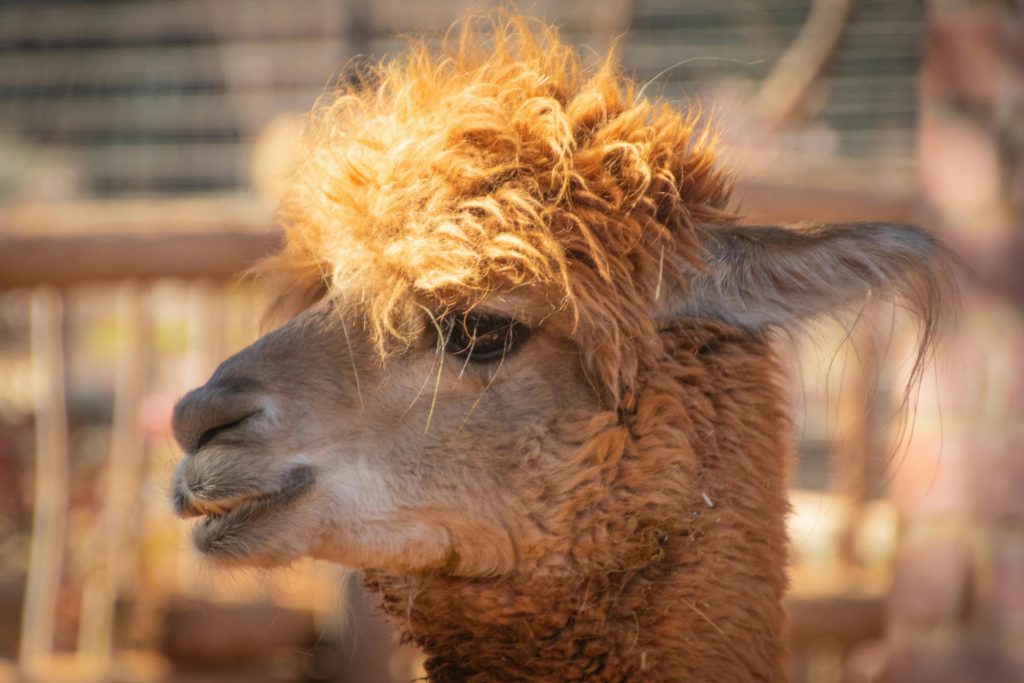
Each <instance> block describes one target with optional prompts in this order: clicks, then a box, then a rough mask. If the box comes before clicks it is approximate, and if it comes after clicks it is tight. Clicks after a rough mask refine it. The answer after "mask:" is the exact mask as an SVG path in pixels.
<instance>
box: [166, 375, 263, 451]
mask: <svg viewBox="0 0 1024 683" xmlns="http://www.w3.org/2000/svg"><path fill="white" fill-rule="evenodd" d="M255 389H256V382H254V381H251V380H240V379H230V380H228V379H214V380H211V381H210V382H208V383H206V384H204V385H203V386H201V387H199V388H197V389H193V390H192V391H190V392H188V393H187V394H185V395H184V396H183V397H182V398H181V400H179V401H178V403H177V405H175V406H174V416H173V417H172V420H171V424H172V428H173V430H174V438H175V439H176V440H177V442H178V444H179V445H180V446H181V448H182V450H184V451H185V453H186V454H187V455H192V454H193V453H196V452H197V451H199V450H201V449H202V448H203V446H205V445H206V444H208V443H209V442H210V441H212V440H213V439H214V438H216V437H217V436H219V435H220V434H223V433H225V432H229V431H231V430H233V429H236V428H238V427H240V426H241V425H242V423H244V422H246V421H247V420H249V419H250V418H252V417H254V416H256V415H258V414H259V413H260V412H262V407H261V402H260V401H259V399H258V394H257V392H256V391H255Z"/></svg>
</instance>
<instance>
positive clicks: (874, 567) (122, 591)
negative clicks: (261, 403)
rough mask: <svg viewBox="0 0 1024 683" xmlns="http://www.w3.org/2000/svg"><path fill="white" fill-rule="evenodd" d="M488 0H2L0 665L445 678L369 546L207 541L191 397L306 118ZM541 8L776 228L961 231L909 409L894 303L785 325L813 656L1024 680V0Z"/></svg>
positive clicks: (794, 605) (258, 304)
mask: <svg viewBox="0 0 1024 683" xmlns="http://www.w3.org/2000/svg"><path fill="white" fill-rule="evenodd" d="M492 4H493V3H488V2H475V3H472V5H470V3H468V2H465V1H464V0H433V1H423V2H403V1H400V0H374V1H371V0H136V1H133V2H124V1H108V0H102V1H100V0H91V1H85V0H79V1H74V2H72V1H58V0H36V1H34V2H29V1H25V2H18V1H14V0H2V1H0V681H2V680H11V681H21V680H39V681H61V682H70V683H76V682H78V681H133V682H135V681H138V682H146V681H154V682H155V681H356V682H365V683H378V682H379V683H385V682H389V681H408V680H410V679H412V678H414V677H416V676H419V675H421V672H420V669H419V661H420V659H419V655H418V653H416V652H415V651H414V650H412V649H411V648H405V647H398V646H397V645H396V644H395V643H394V642H393V640H392V639H391V636H390V635H389V634H390V631H389V630H388V628H387V627H386V626H384V625H382V624H381V622H380V621H379V620H378V619H377V618H376V617H375V616H374V609H373V607H372V605H369V604H368V603H367V601H365V600H364V598H363V596H362V593H361V591H360V589H359V586H358V581H357V580H355V581H347V580H346V579H345V578H344V577H343V575H342V573H341V572H340V571H339V570H338V569H337V568H335V567H331V566H327V565H318V564H312V563H310V564H300V565H298V566H295V567H293V568H289V569H287V570H276V571H272V572H235V573H228V572H224V571H220V570H214V569H212V568H211V567H207V566H204V565H203V564H202V562H201V561H199V560H198V559H197V558H196V557H195V554H194V552H193V551H192V550H191V549H190V547H189V542H188V535H189V529H188V527H189V525H188V524H187V523H183V522H181V521H179V520H176V519H175V518H174V517H173V515H172V513H171V509H170V505H169V503H168V496H167V492H168V488H169V483H168V482H169V476H170V474H171V472H172V470H173V468H174V465H175V463H176V461H177V460H178V458H179V457H180V454H179V453H178V451H177V449H176V447H175V445H174V443H173V439H172V437H171V435H170V433H169V414H170V409H171V406H172V405H173V403H174V401H175V399H176V398H177V397H178V396H180V395H181V394H182V393H183V392H184V391H185V390H187V389H188V388H190V387H192V386H195V385H197V384H199V383H202V382H203V381H205V379H206V378H207V376H208V375H209V373H210V372H211V371H212V369H213V368H214V367H215V366H216V364H217V362H218V361H219V360H220V359H222V358H223V357H225V356H226V355H228V354H229V353H231V352H233V351H235V350H238V349H239V348H242V347H243V346H245V345H247V344H248V343H249V342H250V341H252V340H253V339H254V338H255V337H256V336H258V334H259V333H260V332H261V330H260V329H259V320H260V315H261V311H262V308H263V303H264V302H263V301H262V300H261V298H260V293H259V291H258V289H257V288H255V287H254V286H252V285H251V284H247V283H245V282H244V281H242V280H241V279H240V278H239V275H238V274H239V273H240V272H241V271H242V270H244V268H245V267H246V266H247V265H249V264H250V263H251V262H252V261H253V260H254V259H256V258H259V257H260V256H261V255H264V254H266V253H268V252H269V250H271V249H273V247H274V245H275V244H276V243H277V232H276V230H275V227H274V223H273V219H272V213H273V207H274V204H275V201H276V197H277V194H278V192H279V191H280V187H281V183H282V179H283V176H284V175H285V174H286V173H287V169H288V168H289V165H290V163H291V152H292V149H293V148H292V144H291V142H292V141H293V140H294V139H295V135H296V131H297V130H298V127H299V125H300V124H299V123H298V118H297V117H298V115H300V114H301V113H302V112H304V111H306V110H308V109H309V108H310V106H311V105H312V104H313V102H314V100H315V99H316V98H317V97H318V95H320V93H321V92H322V91H323V90H324V88H325V87H328V86H330V85H331V84H332V83H335V82H337V80H338V79H339V78H341V77H343V76H344V68H345V64H346V62H348V61H349V60H351V59H352V58H354V57H359V58H366V57H371V58H378V57H383V56H386V55H388V54H394V53H396V52H399V51H401V50H402V49H403V46H404V45H405V44H406V38H405V37H403V36H406V35H408V34H411V33H417V34H426V35H428V36H432V37H434V38H435V39H436V38H438V37H439V36H440V35H441V34H442V33H443V32H444V31H445V30H446V29H447V28H448V27H449V26H450V25H451V23H452V22H453V21H454V20H455V19H457V18H458V17H459V16H460V15H462V14H463V13H464V12H465V11H466V9H467V8H474V9H482V8H486V7H488V6H491V5H492ZM522 10H523V11H525V12H527V13H531V14H535V15H537V16H541V17H544V18H546V19H548V20H552V21H555V22H556V23H558V24H559V25H560V26H562V31H563V37H564V38H565V39H566V40H568V41H570V42H572V43H575V44H578V45H580V46H581V49H582V52H583V54H584V55H585V59H590V58H595V59H596V56H597V55H600V54H602V53H603V52H604V51H605V50H607V49H608V47H609V46H610V45H611V44H612V43H613V42H614V41H615V40H616V39H619V40H618V52H619V54H620V56H621V59H622V61H623V63H624V65H625V68H626V70H627V72H628V73H630V74H631V75H632V76H633V77H635V78H636V79H637V80H638V81H640V82H643V83H647V86H646V92H647V93H648V94H649V95H653V96H657V97H660V98H664V99H668V100H671V101H673V102H675V103H676V104H678V106H680V107H683V108H685V107H689V106H694V105H695V103H696V102H698V101H699V102H700V103H701V105H702V107H703V108H704V110H705V111H706V112H707V113H708V114H709V116H711V117H713V118H714V119H715V120H716V121H718V122H719V124H720V128H721V131H722V139H723V145H722V157H723V163H724V164H727V165H728V166H729V167H730V168H731V169H732V170H733V171H735V173H736V174H737V176H738V184H737V189H736V195H735V205H736V207H738V208H739V209H740V210H741V211H742V212H743V213H744V214H746V215H747V216H749V220H750V221H751V222H765V221H771V222H795V221H801V220H818V221H826V220H869V219H870V220H887V221H894V222H903V223H917V224H922V225H925V226H927V227H929V228H932V229H933V230H935V231H937V232H938V233H939V234H940V235H941V236H942V238H943V239H944V240H945V241H946V242H947V243H948V244H950V245H951V246H952V247H953V248H954V249H955V250H956V251H957V252H958V253H959V254H960V255H961V258H962V261H963V265H964V267H963V269H962V271H963V279H962V283H961V287H962V290H963V309H962V311H961V313H960V315H959V320H958V324H957V327H956V329H955V330H952V331H950V332H949V333H948V334H947V336H946V339H945V343H944V345H943V347H942V349H941V350H940V352H939V353H938V356H937V358H936V362H935V363H934V364H933V365H932V366H931V367H930V369H929V371H928V373H927V374H926V376H925V379H924V382H923V384H922V387H921V390H920V392H919V397H918V401H917V402H916V408H915V410H914V411H913V414H912V415H911V420H910V422H909V425H912V427H911V428H910V429H909V430H908V429H905V428H906V427H907V425H908V422H907V421H903V420H900V419H899V417H898V415H896V413H897V410H896V409H897V407H898V404H899V402H900V396H901V394H900V392H901V390H902V382H903V381H904V379H905V372H906V361H907V358H906V356H905V354H904V355H903V356H901V355H900V353H889V354H886V353H883V352H882V351H884V350H885V349H886V348H888V347H889V346H890V344H889V341H890V340H888V338H887V337H886V335H887V333H888V331H889V330H890V328H891V327H892V321H893V315H892V313H891V312H884V311H883V312H881V313H874V312H870V311H869V312H867V313H866V314H865V316H864V319H863V320H862V324H861V325H860V326H859V327H858V328H857V329H856V330H855V331H854V332H853V333H852V334H850V335H847V334H846V331H845V330H834V329H829V328H822V329H821V330H815V331H814V333H813V334H812V335H808V338H807V339H806V340H804V341H803V342H802V343H799V344H793V343H791V342H790V341H787V342H786V343H784V344H783V345H782V346H783V352H784V353H785V354H786V357H787V358H788V359H789V360H788V361H787V362H788V363H789V365H790V366H791V368H792V370H793V372H792V373H790V374H791V376H792V395H793V402H794V406H795V411H794V413H795V417H796V421H797V429H796V435H795V438H796V440H797V443H798V448H799V451H800V459H799V462H798V464H797V466H796V467H795V469H794V472H793V480H792V489H793V490H792V496H793V501H794V514H793V516H792V519H791V530H792V533H791V539H792V550H793V567H792V576H793V587H792V592H791V595H790V597H789V599H788V607H789V611H790V615H791V623H792V626H791V635H790V640H791V649H792V653H791V658H790V659H791V661H790V673H791V680H792V681H814V682H826V681H837V682H838V681H881V680H888V681H987V682H991V681H996V682H1000V681H1024V419H1022V416H1024V316H1022V305H1024V275H1022V270H1024V269H1022V267H1021V264H1022V263H1024V6H1022V5H1021V3H1020V1H1019V0H956V1H954V0H928V1H927V2H911V1H908V0H671V1H670V0H604V1H603V2H600V3H583V2H569V1H568V0H538V1H536V2H532V3H530V4H529V5H524V6H523V7H522ZM620 37H621V38H620ZM900 340H901V335H899V334H897V335H896V339H895V340H893V343H892V344H891V347H892V349H897V350H898V349H899V348H900V346H901V343H900ZM809 342H810V343H809ZM880 350H882V351H880ZM901 436H902V438H900V437H901Z"/></svg>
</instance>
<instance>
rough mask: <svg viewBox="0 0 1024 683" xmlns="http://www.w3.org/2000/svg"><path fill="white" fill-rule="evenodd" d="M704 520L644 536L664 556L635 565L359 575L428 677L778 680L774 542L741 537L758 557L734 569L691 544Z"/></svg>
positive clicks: (778, 587)
mask: <svg viewBox="0 0 1024 683" xmlns="http://www.w3.org/2000/svg"><path fill="white" fill-rule="evenodd" d="M702 526H703V525H702ZM714 526H717V525H708V527H707V528H706V529H705V530H703V531H701V532H698V535H697V536H691V535H678V536H675V537H672V538H660V539H659V538H655V537H652V542H654V543H657V544H659V545H660V546H662V547H663V549H664V551H665V552H664V554H663V559H662V560H660V561H658V562H657V563H654V564H652V565H650V566H648V567H647V568H645V569H643V570H641V571H637V572H625V573H606V574H603V575H600V576H590V577H577V578H565V579H561V580H547V581H545V580H538V579H534V580H528V579H526V578H523V577H503V578H490V579H470V578H460V577H448V576H418V577H391V576H383V575H378V574H373V573H370V574H368V575H367V577H366V579H367V585H368V586H369V587H370V588H371V589H373V590H376V591H379V592H380V593H381V594H382V596H383V600H384V608H385V611H387V612H388V613H389V614H390V615H391V616H392V618H393V619H394V621H395V623H396V624H397V625H398V627H399V629H400V631H401V632H402V635H403V637H404V638H406V639H410V640H412V641H414V642H416V643H417V644H418V645H419V646H420V647H421V648H422V649H423V650H424V652H425V653H426V654H427V657H428V659H427V664H426V668H427V673H428V676H429V680H431V681H433V682H435V683H449V682H454V681H522V680H537V681H548V680H550V681H577V680H579V681H583V680H586V681H651V682H657V681H675V680H761V681H779V680H783V674H782V661H781V655H782V651H783V647H782V632H783V621H784V618H783V613H782V610H781V597H782V587H783V585H784V577H782V576H781V575H780V574H779V571H778V570H777V569H776V568H781V567H782V566H783V564H784V559H783V558H782V557H781V553H782V552H783V548H784V544H775V543H774V542H773V541H772V539H767V538H764V539H746V540H747V542H751V543H753V544H755V545H756V546H758V548H755V555H757V554H758V553H761V554H764V555H765V559H764V560H761V559H758V558H756V557H755V558H754V559H753V560H751V561H750V563H749V564H746V565H744V566H743V567H742V569H741V573H742V574H743V575H742V576H741V575H737V573H736V572H733V571H731V568H732V567H734V566H736V565H735V562H736V559H735V558H736V555H735V552H734V554H732V555H726V556H720V557H712V556H708V555H705V553H704V552H702V548H701V546H702V545H703V543H702V541H701V539H700V536H699V534H703V533H713V532H712V529H713V528H714ZM705 538H707V537H706V536H705ZM726 539H727V540H726V544H741V543H743V542H744V540H745V539H743V538H742V537H741V536H739V535H733V534H726ZM775 540H777V539H775ZM772 546H774V550H773V549H772ZM734 551H735V548H734ZM742 555H744V556H746V555H748V553H747V552H746V551H744V552H743V553H742ZM768 555H776V556H774V557H771V559H767V556H768Z"/></svg>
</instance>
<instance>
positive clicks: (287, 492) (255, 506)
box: [176, 466, 314, 555]
mask: <svg viewBox="0 0 1024 683" xmlns="http://www.w3.org/2000/svg"><path fill="white" fill-rule="evenodd" d="M313 482H314V476H313V470H312V468H310V467H308V466H300V467H296V468H294V469H292V470H291V471H289V472H288V475H287V477H285V479H284V481H282V482H281V484H280V485H279V487H278V488H276V489H275V490H273V491H270V492H267V493H252V494H245V495H242V496H235V497H233V498H230V499H225V500H217V501H200V500H196V499H194V498H192V499H191V500H190V501H188V502H187V503H186V504H185V508H184V509H182V507H181V506H179V514H182V516H201V517H202V519H201V520H200V521H199V522H198V523H197V524H196V526H195V527H194V528H193V530H192V540H193V542H194V543H195V545H196V547H197V548H198V549H199V550H200V551H201V552H202V553H204V554H208V555H217V554H241V552H242V550H243V544H242V542H241V539H240V534H241V533H242V532H243V530H245V529H247V528H249V527H251V526H252V525H254V524H256V523H257V522H259V521H260V520H263V519H265V518H266V517H268V516H270V515H271V514H274V513H277V512H280V511H281V510H283V509H285V508H287V507H288V506H290V505H291V504H293V503H295V502H296V501H297V500H298V499H299V498H301V497H302V496H303V495H304V494H305V493H307V492H308V491H309V490H310V489H311V488H312V486H313ZM176 498H177V496H176Z"/></svg>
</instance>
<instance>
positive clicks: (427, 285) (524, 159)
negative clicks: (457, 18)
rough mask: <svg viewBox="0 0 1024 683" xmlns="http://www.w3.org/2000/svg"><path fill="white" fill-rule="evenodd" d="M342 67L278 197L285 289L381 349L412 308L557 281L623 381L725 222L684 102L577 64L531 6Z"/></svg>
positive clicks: (611, 385)
mask: <svg viewBox="0 0 1024 683" xmlns="http://www.w3.org/2000/svg"><path fill="white" fill-rule="evenodd" d="M355 81H356V82H355V83H354V84H351V85H345V86H342V87H340V88H339V89H338V90H337V92H335V93H332V94H330V95H328V96H326V97H325V98H324V99H323V100H322V101H321V102H320V103H319V104H318V105H317V106H316V107H315V108H314V110H313V112H312V113H311V115H310V119H309V131H308V139H307V141H306V144H307V149H306V150H305V154H304V155H303V158H304V163H303V164H302V165H301V167H300V168H299V169H298V171H297V172H296V175H295V179H294V182H293V184H292V186H291V189H290V191H289V193H288V194H287V195H286V198H285V200H284V203H283V210H282V214H281V215H282V219H283V223H284V228H285V232H286V246H285V249H284V251H283V252H282V253H281V254H280V255H279V256H278V257H276V258H275V259H274V261H273V262H272V263H271V266H272V267H273V268H275V269H279V270H285V271H288V272H289V273H290V274H292V275H293V276H294V277H293V278H292V279H291V284H290V285H289V286H290V287H291V292H292V293H294V292H297V291H298V292H303V293H305V294H309V295H312V293H314V292H321V293H322V292H323V291H324V289H325V288H326V289H330V290H332V291H337V292H339V293H342V294H343V295H344V296H346V297H347V298H349V299H350V300H355V301H361V302H363V303H364V304H365V306H366V310H367V316H368V320H369V322H370V328H371V329H372V330H373V333H374V335H375V337H376V339H377V341H378V343H379V345H380V347H381V348H382V349H384V348H385V347H387V346H388V344H387V343H386V342H387V340H388V339H389V338H396V337H397V338H399V339H401V338H402V337H403V334H405V333H404V330H407V329H408V326H407V325H406V324H405V323H404V322H403V318H404V317H405V316H407V313H405V312H406V311H408V310H409V306H410V305H411V304H412V303H414V302H415V303H418V304H420V305H422V306H427V307H429V308H430V309H431V310H434V311H438V312H444V311H446V310H448V309H450V308H453V307H456V306H459V307H466V306H467V305H469V306H472V305H473V302H476V301H479V300H480V299H482V297H484V296H485V295H486V294H488V293H490V292H494V291H507V290H510V289H513V288H517V287H522V286H530V285H540V286H545V287H548V288H551V287H554V289H555V291H557V292H559V298H560V299H561V300H562V301H561V305H563V306H565V307H566V308H568V309H570V310H571V311H572V312H573V314H574V315H575V316H576V319H577V321H578V324H577V328H576V329H577V334H578V335H579V337H580V339H579V341H580V346H581V348H583V349H585V350H586V356H585V360H586V364H587V366H588V368H589V369H590V370H591V373H592V375H593V376H594V379H595V380H597V381H598V382H599V384H600V385H603V387H604V388H605V389H607V390H608V391H609V392H610V394H611V395H613V396H619V395H620V393H621V392H622V391H624V390H626V389H627V386H624V385H623V383H625V385H631V384H632V381H631V379H632V377H633V376H634V375H635V371H636V368H637V365H638V363H639V362H642V359H641V358H638V357H637V355H638V354H639V353H641V351H640V349H638V348H635V347H637V346H639V345H637V344H635V343H633V344H630V343H627V341H628V340H630V339H642V338H649V337H650V336H651V334H652V333H653V323H652V322H651V319H650V315H649V313H648V309H649V307H650V305H651V303H652V302H653V301H654V299H655V298H656V296H657V295H658V292H659V288H660V287H661V286H662V284H661V280H662V278H666V279H667V278H669V277H670V276H671V277H678V276H677V275H675V274H676V273H678V272H679V269H678V268H676V267H674V266H675V265H678V264H679V263H681V262H683V261H686V262H691V263H696V262H697V261H698V260H699V258H700V253H699V247H698V234H697V231H698V230H700V227H699V225H700V224H701V223H704V222H712V221H714V222H722V221H727V220H729V219H730V216H729V215H728V214H727V213H726V211H725V206H726V204H727V201H728V198H729V182H728V180H727V179H726V178H725V177H724V176H723V175H722V174H721V173H720V172H719V171H718V170H717V169H716V168H715V165H714V160H715V155H714V150H713V145H712V140H711V137H712V136H710V135H709V134H708V132H707V131H706V129H704V128H702V127H701V126H700V124H699V123H698V113H696V112H693V113H687V114H683V113H681V112H679V111H678V110H677V109H674V108H673V107H671V106H669V105H668V104H666V103H659V102H653V101H651V100H648V99H646V98H645V97H643V93H642V91H641V90H640V89H638V88H637V86H636V84H635V83H634V82H632V81H631V80H629V79H628V78H626V77H624V76H623V75H622V74H621V72H620V69H619V67H618V65H617V63H616V62H615V61H614V59H613V57H612V56H611V55H609V56H608V58H607V59H605V60H604V61H603V62H602V63H601V64H600V65H599V66H598V67H597V68H596V69H593V70H591V71H588V70H585V69H584V68H583V66H582V65H581V62H580V59H579V56H578V55H577V53H576V51H575V50H574V49H572V48H571V47H569V46H566V45H564V44H562V43H561V42H560V41H559V38H558V32H557V30H556V29H555V28H553V27H551V26H547V25H543V24H541V23H539V22H537V21H535V20H531V19H525V18H502V19H499V20H493V19H480V18H471V19H467V20H465V21H463V22H461V23H460V24H459V25H457V27H456V28H455V29H454V30H453V31H452V32H450V33H449V35H448V36H447V37H446V38H445V40H444V41H443V43H442V45H441V48H440V50H439V51H437V52H436V53H435V52H434V51H432V50H431V49H430V48H429V47H428V46H427V45H426V43H425V42H422V41H419V42H415V43H414V44H413V45H412V47H411V49H410V51H409V52H408V54H406V55H405V56H403V57H401V58H395V59H390V60H385V61H383V62H381V63H379V64H377V65H375V66H373V67H370V68H368V69H367V70H366V72H365V74H364V75H363V76H361V77H359V78H357V79H355ZM296 279H297V280H298V283H297V286H296V282H295V280H296ZM680 284H683V283H680Z"/></svg>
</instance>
